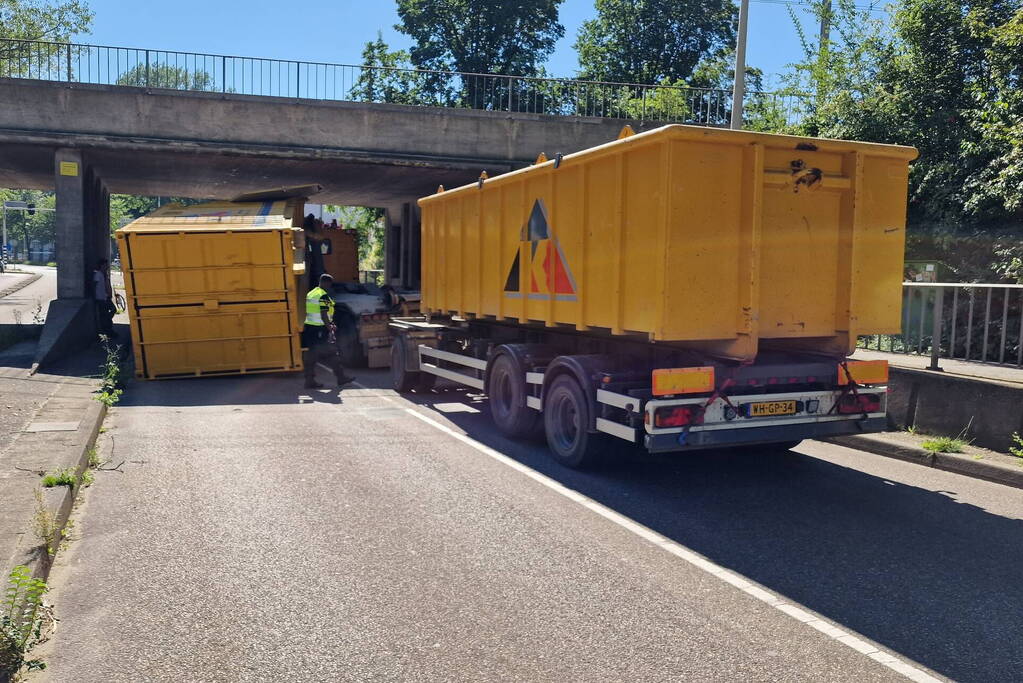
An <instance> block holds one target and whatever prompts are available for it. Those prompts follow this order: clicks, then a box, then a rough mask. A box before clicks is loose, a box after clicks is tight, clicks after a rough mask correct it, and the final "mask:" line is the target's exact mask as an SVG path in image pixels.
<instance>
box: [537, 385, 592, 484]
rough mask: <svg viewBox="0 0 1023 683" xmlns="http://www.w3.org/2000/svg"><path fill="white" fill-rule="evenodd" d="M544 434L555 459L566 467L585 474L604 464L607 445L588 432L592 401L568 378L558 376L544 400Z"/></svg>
mask: <svg viewBox="0 0 1023 683" xmlns="http://www.w3.org/2000/svg"><path fill="white" fill-rule="evenodd" d="M543 423H544V432H545V433H546V435H547V446H548V448H550V449H551V454H552V455H553V456H554V459H555V460H557V461H558V462H559V463H561V464H562V465H564V466H566V467H571V468H572V469H577V470H582V469H591V468H594V467H597V466H598V465H600V464H602V463H603V460H604V451H605V447H606V442H605V441H604V439H603V438H602V436H601V435H600V434H593V433H590V432H589V431H588V430H587V425H589V423H590V405H589V399H588V398H587V397H586V394H585V392H583V389H582V387H581V386H579V383H578V382H577V381H576V380H575V379H574V378H573V377H571V376H569V375H560V376H558V377H557V378H556V379H555V380H554V381H553V382H552V383H551V385H550V389H548V390H547V392H546V396H545V398H544V409H543Z"/></svg>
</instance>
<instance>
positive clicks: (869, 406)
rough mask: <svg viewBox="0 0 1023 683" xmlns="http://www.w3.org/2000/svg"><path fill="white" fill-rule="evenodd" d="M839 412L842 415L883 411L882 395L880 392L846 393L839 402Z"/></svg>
mask: <svg viewBox="0 0 1023 683" xmlns="http://www.w3.org/2000/svg"><path fill="white" fill-rule="evenodd" d="M838 412H839V413H841V414H842V415H853V414H860V413H879V412H881V397H880V396H879V395H878V394H859V395H857V396H854V395H852V394H846V395H845V396H843V397H842V398H841V399H840V400H839V402H838Z"/></svg>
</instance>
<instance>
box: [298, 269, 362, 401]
mask: <svg viewBox="0 0 1023 683" xmlns="http://www.w3.org/2000/svg"><path fill="white" fill-rule="evenodd" d="M333 284H334V278H332V277H331V276H330V275H328V274H327V273H324V274H323V275H321V276H320V284H319V286H318V287H314V288H312V289H311V290H309V293H308V294H307V295H306V299H305V328H303V330H302V346H303V347H304V348H305V353H304V355H303V357H302V363H303V365H304V366H305V386H306V388H307V389H320V388H322V387H323V385H322V384H320V383H318V382H317V381H316V364H317V363H318V362H321V361H322V362H323V363H325V364H326V365H327V367H329V368H330V369H331V370H333V371H334V377H336V378H337V385H338V386H339V387H341V386H344V385H345V384H348V383H349V382H354V381H355V378H354V377H349V376H347V375H346V374H345V371H344V368H342V367H341V354H339V353H338V350H337V340H336V338H335V334H336V333H337V328H336V327H335V326H334V300H333V299H332V298H331V297H330V289H331V286H332V285H333Z"/></svg>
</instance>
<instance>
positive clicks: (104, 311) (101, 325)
mask: <svg viewBox="0 0 1023 683" xmlns="http://www.w3.org/2000/svg"><path fill="white" fill-rule="evenodd" d="M95 303H96V332H98V333H99V334H105V335H107V336H108V337H112V336H113V335H114V314H115V313H116V312H117V309H116V308H115V307H114V302H113V301H111V300H110V299H96V300H95Z"/></svg>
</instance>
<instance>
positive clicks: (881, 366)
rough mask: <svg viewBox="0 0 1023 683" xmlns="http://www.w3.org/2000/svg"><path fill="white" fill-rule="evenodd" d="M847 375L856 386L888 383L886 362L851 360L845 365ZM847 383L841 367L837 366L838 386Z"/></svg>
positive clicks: (847, 380)
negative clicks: (847, 370)
mask: <svg viewBox="0 0 1023 683" xmlns="http://www.w3.org/2000/svg"><path fill="white" fill-rule="evenodd" d="M846 367H847V368H849V374H850V375H852V378H853V380H854V381H855V382H856V383H857V384H884V383H885V382H887V381H888V361H886V360H851V361H849V362H848V363H846ZM848 383H849V378H848V377H847V376H846V373H845V370H843V369H842V366H841V365H839V366H838V385H839V386H844V385H846V384H848Z"/></svg>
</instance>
